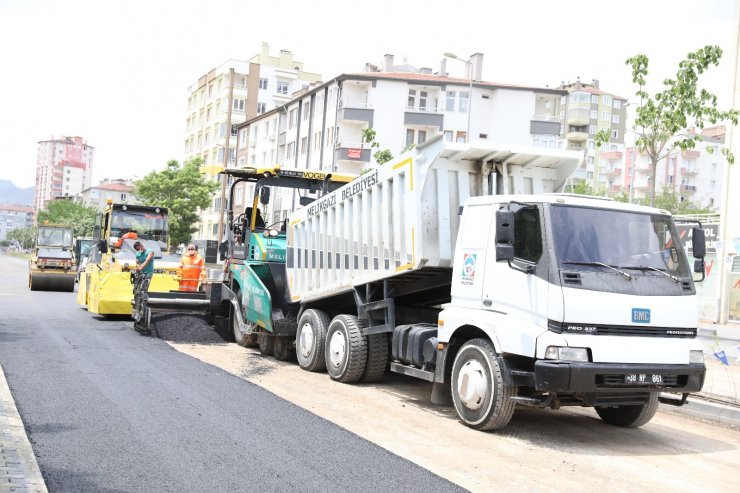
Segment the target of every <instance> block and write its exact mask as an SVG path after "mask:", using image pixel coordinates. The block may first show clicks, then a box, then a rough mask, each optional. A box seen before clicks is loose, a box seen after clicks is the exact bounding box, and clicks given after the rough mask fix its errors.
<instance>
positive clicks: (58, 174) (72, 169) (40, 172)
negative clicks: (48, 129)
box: [33, 136, 95, 212]
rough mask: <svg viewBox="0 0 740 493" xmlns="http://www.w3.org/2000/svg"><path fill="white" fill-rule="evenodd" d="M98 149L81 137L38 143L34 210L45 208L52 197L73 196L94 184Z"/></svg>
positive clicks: (52, 139)
mask: <svg viewBox="0 0 740 493" xmlns="http://www.w3.org/2000/svg"><path fill="white" fill-rule="evenodd" d="M94 151H95V148H93V147H92V146H89V145H87V142H86V141H85V140H84V139H83V138H82V137H65V136H62V137H60V138H58V139H55V138H54V137H52V138H51V139H50V140H44V141H41V142H39V143H38V155H37V158H36V195H35V197H34V203H33V206H34V210H35V211H36V212H38V211H41V210H43V209H44V208H45V207H46V203H47V202H48V201H49V200H52V199H56V198H59V197H73V196H75V195H77V194H79V193H80V192H81V191H82V190H83V189H85V188H87V187H89V186H90V184H91V183H92V167H93V156H94Z"/></svg>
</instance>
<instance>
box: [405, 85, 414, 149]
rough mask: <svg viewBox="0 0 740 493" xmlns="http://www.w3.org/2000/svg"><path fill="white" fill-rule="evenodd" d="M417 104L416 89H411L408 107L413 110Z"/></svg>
mask: <svg viewBox="0 0 740 493" xmlns="http://www.w3.org/2000/svg"><path fill="white" fill-rule="evenodd" d="M415 104H416V89H409V96H408V98H407V99H406V108H408V109H410V110H412V109H414V105H415ZM406 145H408V144H406Z"/></svg>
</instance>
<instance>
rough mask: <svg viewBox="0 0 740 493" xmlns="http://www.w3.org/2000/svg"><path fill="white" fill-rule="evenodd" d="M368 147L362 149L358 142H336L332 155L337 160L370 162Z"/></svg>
mask: <svg viewBox="0 0 740 493" xmlns="http://www.w3.org/2000/svg"><path fill="white" fill-rule="evenodd" d="M370 154H371V150H370V149H363V146H362V144H361V143H359V142H337V145H336V148H335V150H334V155H335V156H336V159H337V161H351V162H357V163H369V162H370V157H371V156H370Z"/></svg>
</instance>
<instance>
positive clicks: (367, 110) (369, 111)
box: [337, 101, 375, 127]
mask: <svg viewBox="0 0 740 493" xmlns="http://www.w3.org/2000/svg"><path fill="white" fill-rule="evenodd" d="M374 113H375V110H373V108H372V105H369V104H367V103H361V102H356V101H340V102H339V111H338V112H337V120H338V121H340V122H342V123H355V124H360V125H367V126H368V127H372V126H373V116H374Z"/></svg>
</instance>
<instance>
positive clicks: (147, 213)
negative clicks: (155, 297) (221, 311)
mask: <svg viewBox="0 0 740 493" xmlns="http://www.w3.org/2000/svg"><path fill="white" fill-rule="evenodd" d="M93 238H94V240H95V243H94V244H93V246H92V247H91V248H90V253H89V254H88V263H87V266H86V267H85V272H84V273H83V274H82V275H81V276H80V284H79V288H78V292H77V303H78V304H80V305H83V306H87V309H88V311H90V312H92V313H98V314H100V315H130V314H131V302H132V300H133V287H132V285H131V271H132V270H134V269H135V267H136V256H135V255H136V251H135V250H134V243H135V242H137V241H140V242H141V243H142V244H143V245H144V247H145V248H146V249H147V250H150V251H152V252H154V276H153V277H152V281H151V284H150V289H151V290H156V291H165V292H166V291H170V290H177V289H178V287H179V279H178V273H177V269H178V267H179V266H180V258H179V256H177V255H169V254H167V253H165V252H166V251H167V248H168V244H167V209H165V208H163V207H147V206H141V205H126V204H112V203H108V205H107V206H106V208H105V210H104V211H103V213H102V214H100V216H99V221H98V224H97V225H96V226H95V230H94V233H93Z"/></svg>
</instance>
